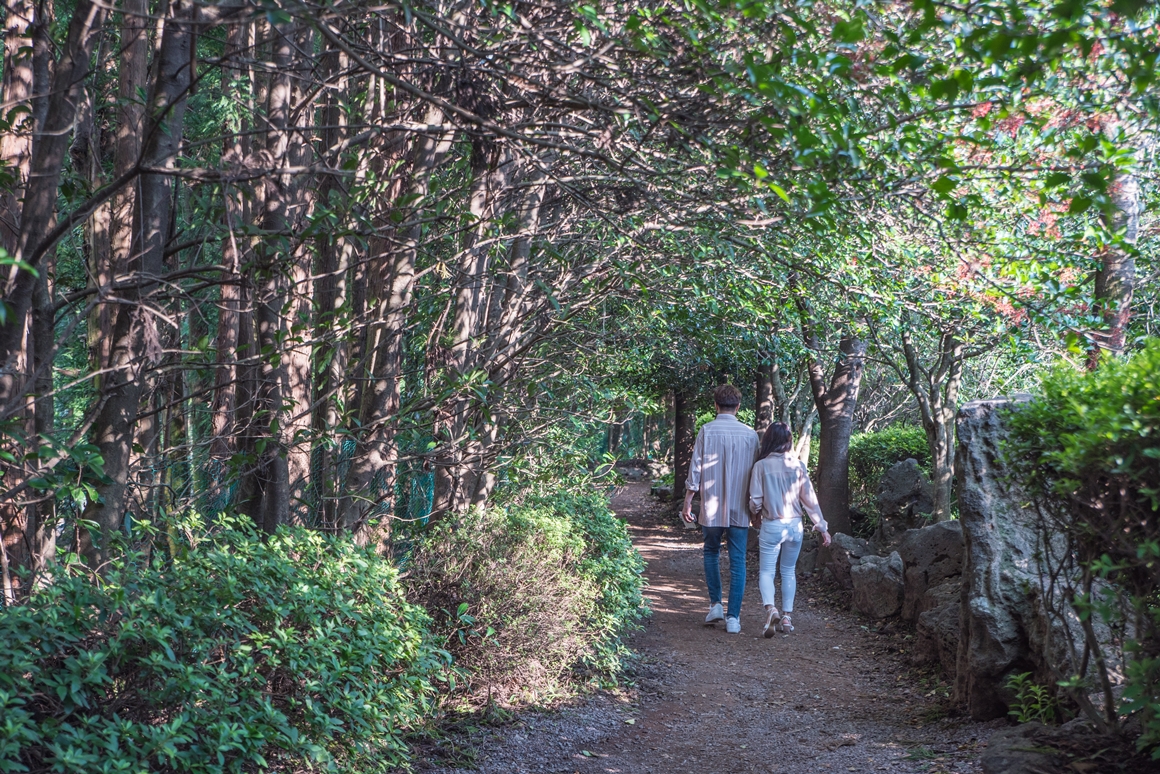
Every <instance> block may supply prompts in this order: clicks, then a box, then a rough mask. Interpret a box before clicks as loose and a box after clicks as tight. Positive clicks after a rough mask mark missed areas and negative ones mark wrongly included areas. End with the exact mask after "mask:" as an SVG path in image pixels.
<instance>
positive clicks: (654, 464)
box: [645, 460, 673, 478]
mask: <svg viewBox="0 0 1160 774" xmlns="http://www.w3.org/2000/svg"><path fill="white" fill-rule="evenodd" d="M645 468H646V469H647V470H648V477H649V478H664V477H665V476H667V475H669V474H670V473H672V472H673V466H672V465H670V464H668V463H667V462H660V461H658V460H645Z"/></svg>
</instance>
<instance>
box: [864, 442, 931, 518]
mask: <svg viewBox="0 0 1160 774" xmlns="http://www.w3.org/2000/svg"><path fill="white" fill-rule="evenodd" d="M908 459H914V460H917V461H918V465H919V467H921V468H922V469H923V470H924V471H926V473H927V474H928V475H929V474H930V446H929V445H928V444H927V440H926V433H925V431H923V429H922V428H921V427H916V426H914V425H891V426H890V427H886V428H883V429H882V430H877V431H874V432H870V433H857V434H856V435H854V436H852V437H851V438H850V505H851V506H852V507H854V508H857V509H859V510H860V511H863V512H865V513H867V514H869V515H870V516H871V517H872V518H876V517H877V515H878V503H877V496H878V483H879V482H880V481H881V480H882V476H883V475H885V474H886V471H888V470H889V469H890V468H891V467H892V466H893V465H895V464H897V463H899V462H904V461H906V460H908Z"/></svg>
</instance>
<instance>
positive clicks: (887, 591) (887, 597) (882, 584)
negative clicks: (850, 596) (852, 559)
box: [850, 551, 903, 618]
mask: <svg viewBox="0 0 1160 774" xmlns="http://www.w3.org/2000/svg"><path fill="white" fill-rule="evenodd" d="M850 581H851V583H852V584H853V586H854V610H855V611H857V612H859V613H861V614H862V615H865V616H869V617H870V618H889V617H890V616H892V615H897V614H898V611H899V610H901V609H902V591H903V586H902V557H900V556H899V555H898V552H897V551H894V552H892V553H891V554H890V556H888V557H882V556H864V557H862V561H861V562H859V563H858V564H856V565H853V566H852V567H851V568H850Z"/></svg>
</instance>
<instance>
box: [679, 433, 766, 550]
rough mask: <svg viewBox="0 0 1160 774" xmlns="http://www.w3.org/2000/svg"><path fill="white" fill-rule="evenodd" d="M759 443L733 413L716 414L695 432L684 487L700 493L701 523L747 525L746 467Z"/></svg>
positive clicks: (718, 525) (747, 491) (747, 489)
mask: <svg viewBox="0 0 1160 774" xmlns="http://www.w3.org/2000/svg"><path fill="white" fill-rule="evenodd" d="M759 445H760V444H759V442H758V439H757V432H756V431H754V429H753V428H751V427H747V426H746V425H743V424H741V422H739V421H738V420H737V417H735V416H733V415H732V414H718V415H717V418H716V419H714V420H713V421H712V422H709V423H707V424H706V425H705V426H704V427H702V428H701V431H700V432H699V433H697V442H696V443H695V444H694V445H693V459H692V462H691V463H690V464H689V478H688V479H687V480H686V481H685V488H686V489H688V490H689V491H692V492H698V491H699V492H700V493H701V515H700V517H699V518H698V519H697V521H698V522H699V523H700V524H701V526H703V527H748V526H749V509H748V508H747V505H748V503H747V500H748V499H749V471H750V469H751V468H752V467H753V461H754V460H755V459H757V449H758V446H759Z"/></svg>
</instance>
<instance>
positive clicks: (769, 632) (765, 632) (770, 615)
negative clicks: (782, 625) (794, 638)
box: [761, 607, 777, 640]
mask: <svg viewBox="0 0 1160 774" xmlns="http://www.w3.org/2000/svg"><path fill="white" fill-rule="evenodd" d="M766 610H767V614H766V616H765V628H764V629H762V630H761V636H762V637H765V639H767V640H768V639H769V638H770V637H772V636H773V634H774V632H775V631H777V625H776V624H774V619H776V618H777V608H776V607H769V608H766Z"/></svg>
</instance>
